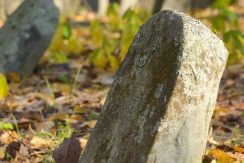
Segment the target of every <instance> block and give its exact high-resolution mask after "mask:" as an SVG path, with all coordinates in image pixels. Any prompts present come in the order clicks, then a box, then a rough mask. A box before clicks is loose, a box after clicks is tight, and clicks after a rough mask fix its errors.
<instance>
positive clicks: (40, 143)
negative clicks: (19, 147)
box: [30, 136, 53, 149]
mask: <svg viewBox="0 0 244 163" xmlns="http://www.w3.org/2000/svg"><path fill="white" fill-rule="evenodd" d="M30 144H31V145H32V146H33V147H34V148H36V149H37V148H38V149H40V148H50V147H51V146H52V145H53V141H52V140H51V139H44V138H40V137H37V136H33V137H32V139H31V141H30Z"/></svg>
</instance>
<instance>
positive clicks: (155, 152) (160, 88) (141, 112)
mask: <svg viewBox="0 0 244 163" xmlns="http://www.w3.org/2000/svg"><path fill="white" fill-rule="evenodd" d="M227 56H228V52H227V50H226V49H225V47H224V45H223V42H222V41H221V40H220V39H219V38H218V37H217V36H216V35H215V34H213V33H212V32H211V31H210V30H209V29H208V28H207V27H206V26H204V25H203V24H202V23H200V22H199V21H197V20H195V19H193V18H191V17H189V16H186V15H184V14H183V13H180V12H174V11H170V10H165V11H161V12H159V13H158V14H156V15H155V16H153V17H152V18H150V19H149V20H148V21H147V22H146V23H145V24H144V25H143V26H142V27H141V28H140V30H139V32H138V33H137V35H136V37H135V39H134V42H133V43H132V45H131V47H130V49H129V51H128V54H127V56H126V58H125V60H124V62H123V64H122V65H121V67H120V69H119V71H118V73H117V74H116V76H115V80H114V83H113V85H112V87H111V89H110V91H109V94H108V97H107V99H106V102H105V104H104V106H103V110H102V113H101V115H100V118H99V120H98V122H97V124H96V127H95V128H94V130H93V131H92V133H91V136H90V138H89V141H88V144H87V147H86V149H85V151H84V153H83V156H82V159H81V163H127V162H128V163H146V162H148V163H181V162H182V163H183V162H184V163H188V162H189V163H200V162H201V158H202V155H203V154H204V150H205V146H206V142H207V138H208V129H209V123H210V120H211V116H212V113H213V110H214V107H215V102H216V97H217V92H218V86H219V82H220V78H221V75H222V73H223V70H224V67H225V63H226V60H227Z"/></svg>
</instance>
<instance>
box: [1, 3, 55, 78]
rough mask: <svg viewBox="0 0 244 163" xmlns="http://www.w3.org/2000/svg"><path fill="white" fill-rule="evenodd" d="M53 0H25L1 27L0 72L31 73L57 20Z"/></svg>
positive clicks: (46, 46) (22, 74)
mask: <svg viewBox="0 0 244 163" xmlns="http://www.w3.org/2000/svg"><path fill="white" fill-rule="evenodd" d="M58 19H59V14H58V9H57V8H56V6H55V5H54V3H53V1H52V0H25V1H24V2H23V3H22V4H21V5H20V7H19V8H18V9H17V10H16V11H15V12H14V13H13V14H12V15H11V16H10V17H9V18H8V20H7V21H6V23H5V25H4V27H3V28H2V29H0V72H3V73H9V72H17V73H18V74H20V75H21V76H27V75H29V74H30V73H32V71H33V69H34V68H35V66H36V64H37V62H38V61H39V59H40V57H41V56H42V55H43V53H44V51H45V50H46V49H47V48H48V46H49V44H50V42H51V39H52V36H53V34H54V32H55V29H56V26H57V24H58Z"/></svg>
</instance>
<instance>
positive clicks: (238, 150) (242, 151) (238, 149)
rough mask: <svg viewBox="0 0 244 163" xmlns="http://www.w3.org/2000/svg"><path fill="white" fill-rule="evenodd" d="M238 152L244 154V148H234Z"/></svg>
mask: <svg viewBox="0 0 244 163" xmlns="http://www.w3.org/2000/svg"><path fill="white" fill-rule="evenodd" d="M232 148H233V149H234V150H235V151H236V152H241V153H244V148H242V147H232Z"/></svg>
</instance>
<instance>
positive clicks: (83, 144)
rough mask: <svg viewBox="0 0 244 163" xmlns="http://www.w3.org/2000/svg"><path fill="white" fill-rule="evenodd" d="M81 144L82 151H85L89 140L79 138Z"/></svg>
mask: <svg viewBox="0 0 244 163" xmlns="http://www.w3.org/2000/svg"><path fill="white" fill-rule="evenodd" d="M79 142H80V146H81V149H85V147H86V144H87V142H88V140H87V139H84V138H79Z"/></svg>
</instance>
